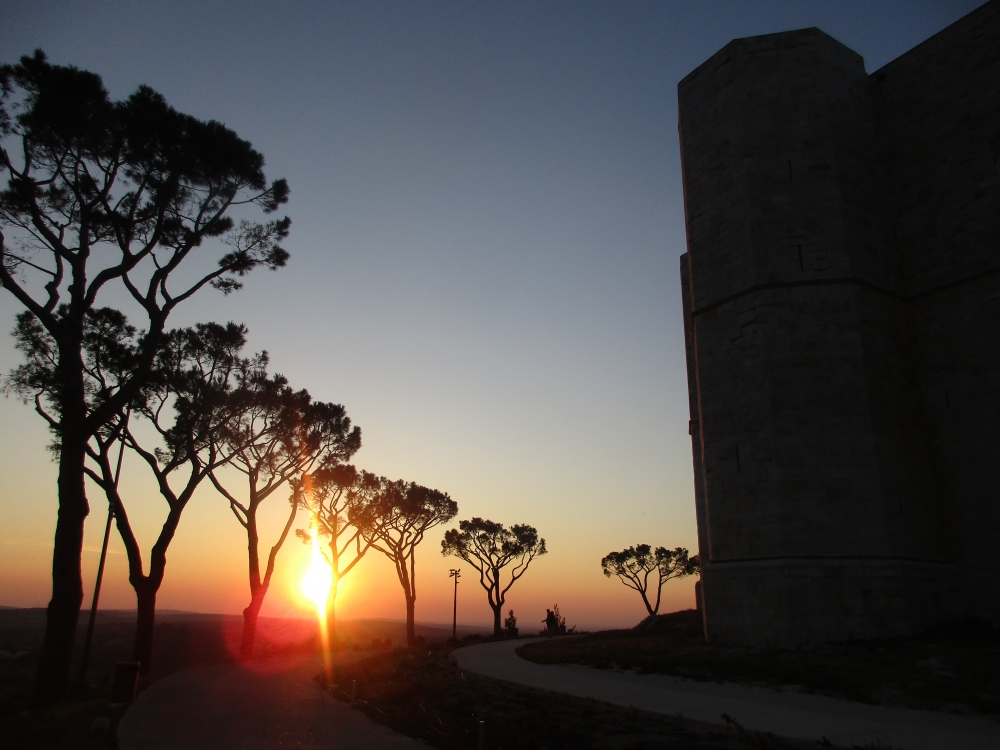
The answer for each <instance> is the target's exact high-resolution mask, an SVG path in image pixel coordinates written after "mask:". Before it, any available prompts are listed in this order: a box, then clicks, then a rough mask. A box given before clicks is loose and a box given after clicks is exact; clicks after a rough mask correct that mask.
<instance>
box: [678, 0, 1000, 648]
mask: <svg viewBox="0 0 1000 750" xmlns="http://www.w3.org/2000/svg"><path fill="white" fill-rule="evenodd" d="M678 93H679V99H680V137H681V152H682V159H683V181H684V191H685V207H686V221H687V233H688V252H687V253H686V254H685V255H684V256H682V258H681V279H682V283H683V287H684V320H685V330H686V339H687V363H688V384H689V393H690V403H691V423H690V432H691V440H692V445H693V452H694V473H695V495H696V503H697V518H698V535H699V545H700V553H701V556H702V560H703V561H704V570H703V576H702V583H701V605H702V611H703V613H704V617H705V627H706V633H707V635H708V637H709V638H710V639H711V640H715V641H718V642H722V643H732V644H745V645H778V646H787V645H794V644H799V643H809V642H822V641H833V640H846V639H851V638H870V637H880V636H889V635H897V634H905V633H912V632H916V631H919V630H922V629H925V628H928V627H931V626H934V625H935V624H939V623H945V622H949V621H955V620H960V619H964V618H978V619H982V620H986V621H988V622H991V623H993V624H994V625H1000V162H998V159H1000V0H993V2H989V3H987V4H986V5H984V6H982V7H980V8H979V9H978V10H976V11H974V12H973V13H972V14H970V15H968V16H966V17H965V18H963V19H962V20H960V21H958V22H957V23H955V24H954V25H952V26H950V27H948V28H947V29H945V30H944V31H942V32H940V33H939V34H937V35H936V36H934V37H932V38H931V39H929V40H927V41H926V42H924V43H923V44H920V45H919V46H917V47H915V48H914V49H912V50H910V51H909V52H907V53H906V54H904V55H903V56H902V57H899V58H898V59H896V60H894V61H893V62H891V63H889V64H888V65H886V66H885V67H884V68H882V69H881V70H878V71H876V72H875V73H872V74H871V75H868V74H866V73H865V68H864V62H863V60H862V59H861V57H860V56H858V55H857V54H856V53H854V52H853V51H851V50H850V49H848V48H847V47H845V46H844V45H842V44H840V43H839V42H837V41H836V40H834V39H832V38H830V37H829V36H827V35H826V34H824V33H823V32H822V31H819V30H818V29H804V30H801V31H791V32H787V33H781V34H770V35H767V36H759V37H752V38H747V39H737V40H735V41H733V42H731V43H730V44H728V45H727V46H726V47H724V48H723V49H722V50H720V51H719V52H718V53H716V54H715V55H714V56H713V57H712V58H710V59H709V60H708V61H707V62H705V63H704V64H703V65H701V66H700V67H699V68H698V69H697V70H695V71H694V72H692V73H691V74H690V75H688V76H687V77H686V78H685V79H684V80H682V81H681V82H680V84H679V86H678Z"/></svg>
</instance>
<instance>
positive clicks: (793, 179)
mask: <svg viewBox="0 0 1000 750" xmlns="http://www.w3.org/2000/svg"><path fill="white" fill-rule="evenodd" d="M788 181H789V182H795V178H794V177H792V160H791V159H789V160H788Z"/></svg>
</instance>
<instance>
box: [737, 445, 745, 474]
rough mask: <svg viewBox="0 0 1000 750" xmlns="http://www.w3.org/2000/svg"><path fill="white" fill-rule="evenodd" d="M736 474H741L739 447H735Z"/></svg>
mask: <svg viewBox="0 0 1000 750" xmlns="http://www.w3.org/2000/svg"><path fill="white" fill-rule="evenodd" d="M736 473H737V474H742V473H743V472H741V471H740V446H738V445H737V446H736Z"/></svg>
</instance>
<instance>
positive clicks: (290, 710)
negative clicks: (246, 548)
mask: <svg viewBox="0 0 1000 750" xmlns="http://www.w3.org/2000/svg"><path fill="white" fill-rule="evenodd" d="M321 668H322V665H321V663H320V659H319V657H318V656H308V657H294V658H280V659H265V660H261V661H255V662H250V663H249V664H223V665H219V666H213V667H199V668H197V669H189V670H185V671H183V672H178V673H176V674H172V675H170V676H169V677H165V678H163V679H162V680H159V681H158V682H155V683H154V684H153V685H151V686H150V687H149V688H147V689H146V690H144V691H143V692H142V693H140V695H139V697H138V698H137V699H136V702H135V703H133V704H132V707H131V708H130V709H129V711H128V713H127V714H125V717H124V718H123V719H122V722H121V724H120V725H119V727H118V747H119V748H120V750H209V749H211V750H236V749H237V748H239V749H240V750H243V749H244V748H247V749H249V748H254V750H258V749H259V750H265V749H270V748H292V747H294V748H296V749H297V750H311V749H312V748H325V749H326V750H357V749H358V748H365V750H416V748H426V745H424V744H423V743H421V742H417V741H416V740H413V739H410V738H409V737H404V736H403V735H401V734H396V733H395V732H393V731H392V730H390V729H387V728H386V727H383V726H380V725H378V724H376V723H374V722H372V721H371V720H369V719H368V718H366V717H365V716H364V715H363V714H362V713H361V712H359V711H354V710H353V709H351V708H350V706H348V705H347V704H346V703H343V702H341V701H338V700H334V699H333V698H332V697H331V696H330V695H329V694H327V693H326V692H324V691H323V690H322V689H321V688H320V686H319V684H318V683H317V682H316V681H315V680H314V679H313V678H314V677H315V676H316V675H317V674H318V673H319V671H320V669H321Z"/></svg>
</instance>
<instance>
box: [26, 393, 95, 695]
mask: <svg viewBox="0 0 1000 750" xmlns="http://www.w3.org/2000/svg"><path fill="white" fill-rule="evenodd" d="M81 401H82V398H81ZM80 421H82V419H81V420H80ZM86 442H87V440H86V437H85V436H84V435H83V430H82V429H81V428H80V427H79V426H78V425H73V424H71V422H70V420H69V419H64V420H63V432H62V435H61V436H60V451H59V479H58V489H59V513H58V517H57V520H56V534H55V541H54V543H53V547H52V599H51V600H50V601H49V606H48V609H47V611H46V613H45V614H46V619H45V637H44V640H43V642H42V653H41V656H40V658H39V661H38V672H37V673H36V681H35V698H36V700H39V701H41V702H43V703H51V702H53V701H56V700H58V699H59V698H61V697H62V695H63V693H65V691H66V687H67V685H68V684H69V672H70V663H71V661H72V659H73V642H74V640H75V639H76V624H77V620H78V619H79V616H80V605H81V604H82V603H83V572H82V570H81V565H80V558H81V555H82V552H83V526H84V522H85V521H86V518H87V514H88V513H89V512H90V506H89V505H88V503H87V493H86V488H85V486H84V481H83V477H84V473H83V465H84V459H85V455H86V454H85V451H86Z"/></svg>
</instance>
